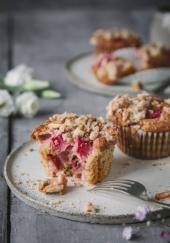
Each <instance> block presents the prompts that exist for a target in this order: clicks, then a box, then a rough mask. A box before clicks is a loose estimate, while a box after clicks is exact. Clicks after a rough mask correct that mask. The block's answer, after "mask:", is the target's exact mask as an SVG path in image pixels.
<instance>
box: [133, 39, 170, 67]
mask: <svg viewBox="0 0 170 243" xmlns="http://www.w3.org/2000/svg"><path fill="white" fill-rule="evenodd" d="M137 54H138V56H139V58H140V61H141V65H142V69H151V68H157V67H170V49H168V48H166V47H165V46H163V45H161V44H158V43H149V44H146V45H144V46H142V47H141V48H139V49H138V51H137Z"/></svg>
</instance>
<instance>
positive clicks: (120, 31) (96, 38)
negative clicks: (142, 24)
mask: <svg viewBox="0 0 170 243" xmlns="http://www.w3.org/2000/svg"><path fill="white" fill-rule="evenodd" d="M90 44H91V45H92V46H94V47H95V48H96V51H97V52H106V51H113V50H116V49H119V48H124V47H131V46H135V47H138V46H140V44H141V40H140V38H139V36H138V35H137V34H136V33H134V32H132V31H130V30H128V29H125V28H112V29H98V30H97V31H95V32H94V33H93V35H92V37H91V38H90Z"/></svg>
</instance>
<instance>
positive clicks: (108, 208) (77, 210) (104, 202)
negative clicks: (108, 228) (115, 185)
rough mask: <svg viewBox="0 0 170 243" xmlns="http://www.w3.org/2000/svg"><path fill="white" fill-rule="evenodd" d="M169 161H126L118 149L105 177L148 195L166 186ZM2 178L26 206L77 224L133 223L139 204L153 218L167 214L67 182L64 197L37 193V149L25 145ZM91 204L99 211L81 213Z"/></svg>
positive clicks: (39, 167) (39, 172)
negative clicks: (129, 183) (135, 186)
mask: <svg viewBox="0 0 170 243" xmlns="http://www.w3.org/2000/svg"><path fill="white" fill-rule="evenodd" d="M169 174H170V159H169V158H166V159H161V160H157V161H141V160H137V159H133V158H130V157H128V156H126V155H124V154H123V153H121V152H120V151H119V150H118V149H116V151H115V159H114V161H113V165H112V170H111V173H110V175H109V177H108V179H109V178H115V179H116V178H129V179H134V180H137V181H139V182H141V183H143V184H144V185H145V186H146V187H147V189H148V192H149V193H150V195H153V194H154V193H155V192H158V191H162V190H165V189H167V188H168V187H169V186H170V177H169ZM4 176H5V178H6V181H7V184H8V186H9V187H10V189H11V190H12V192H13V193H14V194H15V195H16V196H17V197H18V198H20V199H21V200H22V201H24V202H25V203H26V204H28V205H30V206H32V207H34V208H36V209H39V210H42V211H44V212H47V213H50V214H52V215H55V216H58V217H62V218H66V219H71V220H76V221H80V222H90V223H100V224H119V223H132V222H135V219H134V213H135V211H136V208H137V207H138V206H139V205H140V206H142V205H145V206H148V207H149V209H150V211H151V214H150V216H152V217H153V218H155V217H156V216H157V214H158V213H162V214H163V215H164V216H168V215H169V214H170V211H169V213H168V212H167V211H164V210H162V209H161V208H160V207H158V206H156V205H155V204H151V203H146V202H144V201H141V200H138V199H136V198H133V197H130V196H127V195H123V194H121V193H118V192H115V193H113V195H101V194H97V193H92V192H88V188H87V187H77V188H76V187H73V186H72V184H71V183H69V188H68V192H67V193H66V194H65V195H56V194H55V195H45V194H43V193H40V192H39V191H38V185H37V184H38V183H37V182H38V180H40V179H45V173H44V171H43V167H42V165H41V159H40V157H39V153H38V146H37V145H36V144H35V143H34V142H27V143H25V144H23V145H22V146H20V147H19V148H18V149H16V150H15V151H13V152H12V153H11V154H10V155H9V156H8V158H7V160H6V162H5V166H4ZM89 201H90V202H92V203H93V204H94V205H95V206H96V207H97V208H98V209H99V210H98V212H97V213H96V214H94V215H88V214H85V213H84V212H83V207H84V204H85V203H86V202H89Z"/></svg>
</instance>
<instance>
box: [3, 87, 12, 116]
mask: <svg viewBox="0 0 170 243" xmlns="http://www.w3.org/2000/svg"><path fill="white" fill-rule="evenodd" d="M14 110H15V107H14V102H13V100H12V97H11V95H10V94H9V93H8V91H6V90H0V116H2V117H8V116H9V115H11V114H12V113H13V112H14Z"/></svg>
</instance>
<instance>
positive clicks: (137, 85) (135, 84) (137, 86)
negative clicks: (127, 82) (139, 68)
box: [131, 80, 143, 91]
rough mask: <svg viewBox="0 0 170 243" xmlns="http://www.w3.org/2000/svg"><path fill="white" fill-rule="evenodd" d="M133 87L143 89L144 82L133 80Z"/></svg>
mask: <svg viewBox="0 0 170 243" xmlns="http://www.w3.org/2000/svg"><path fill="white" fill-rule="evenodd" d="M131 87H132V89H134V90H137V91H138V90H141V89H143V84H142V83H141V82H140V81H138V80H136V81H133V82H132V83H131Z"/></svg>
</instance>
